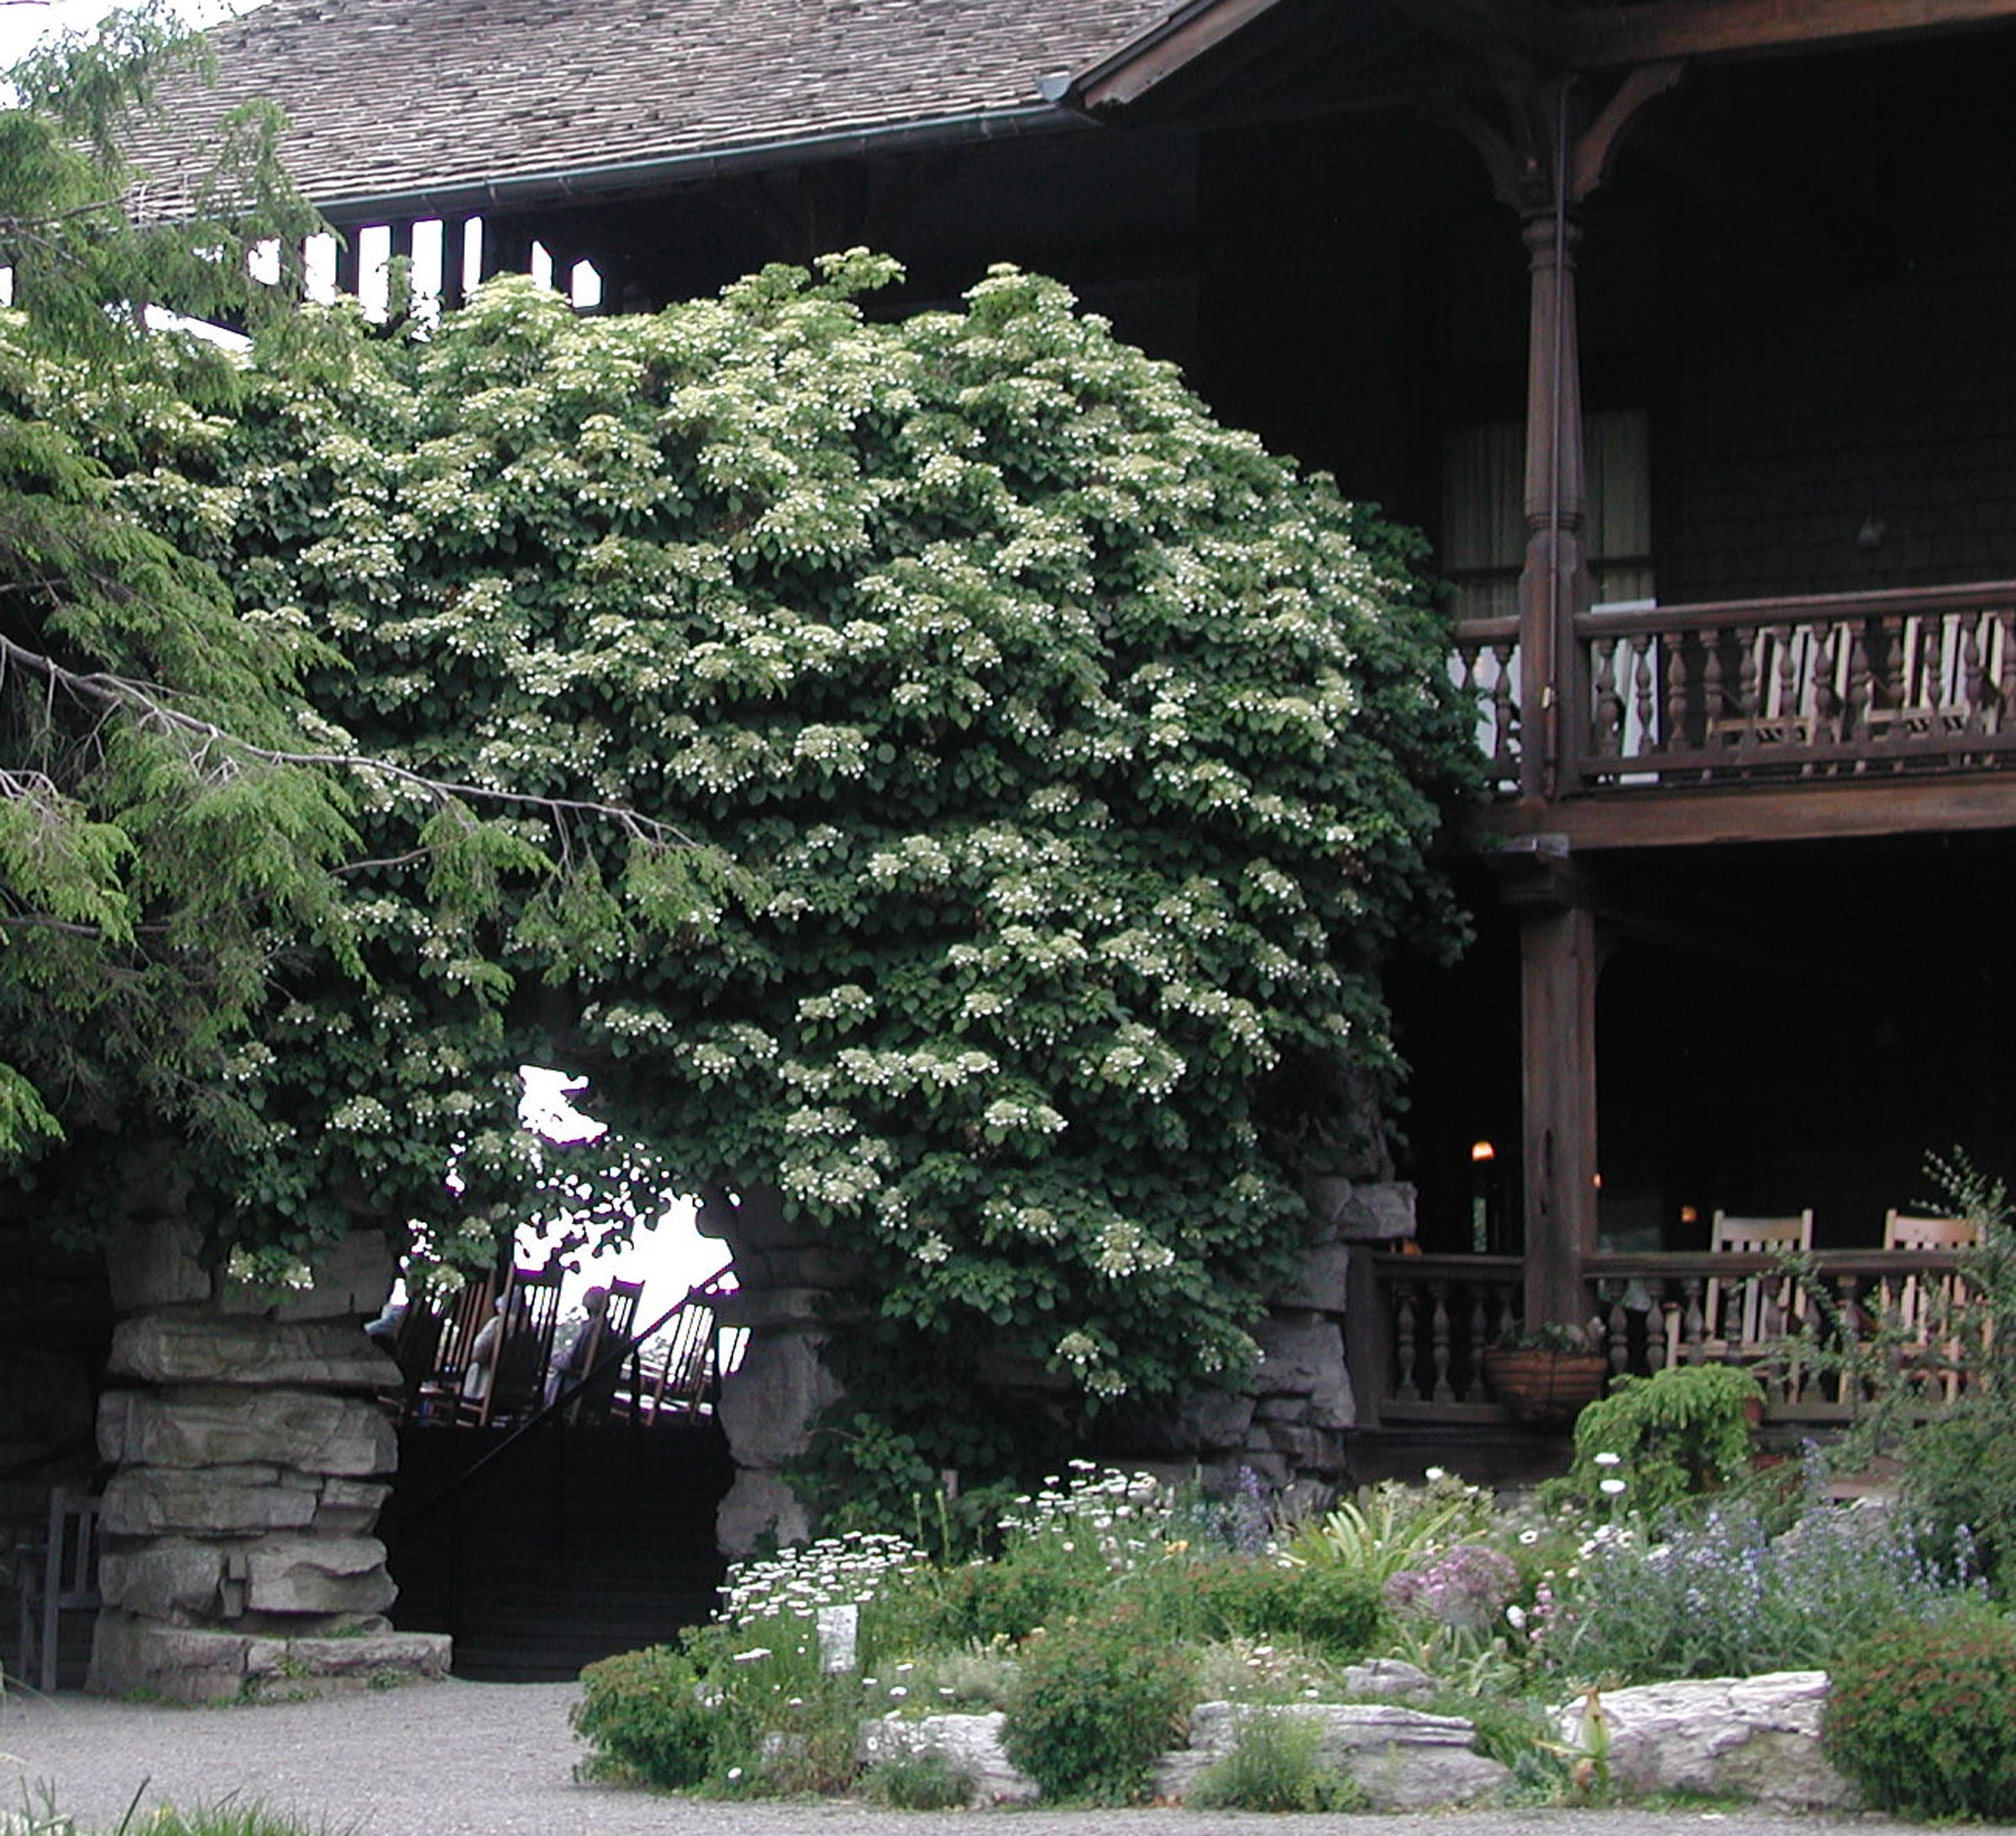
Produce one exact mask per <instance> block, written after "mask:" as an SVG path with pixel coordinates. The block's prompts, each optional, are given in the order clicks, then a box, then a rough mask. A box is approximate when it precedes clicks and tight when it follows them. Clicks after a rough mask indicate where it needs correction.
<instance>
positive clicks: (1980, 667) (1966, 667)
mask: <svg viewBox="0 0 2016 1836" xmlns="http://www.w3.org/2000/svg"><path fill="white" fill-rule="evenodd" d="M1986 618H1987V614H1986V613H1985V612H1969V613H1968V614H1967V615H1966V616H1965V617H1964V618H1962V619H1961V622H1960V679H1961V683H1962V684H1963V685H1964V687H1963V688H1962V690H1961V700H1962V701H1963V702H1964V704H1965V706H1966V711H1967V713H1966V721H1965V723H1964V726H1965V731H1966V732H1970V733H1985V732H1987V704H1988V668H1987V658H1986V656H1984V655H1983V653H1982V632H1981V627H1982V622H1983V621H1984V620H1985V619H1986Z"/></svg>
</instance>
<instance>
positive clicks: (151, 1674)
mask: <svg viewBox="0 0 2016 1836" xmlns="http://www.w3.org/2000/svg"><path fill="white" fill-rule="evenodd" d="M110 1260H111V1266H112V1270H113V1300H114V1304H115V1306H117V1307H118V1310H119V1311H120V1312H121V1314H123V1316H124V1317H123V1318H122V1319H121V1320H120V1322H119V1324H118V1327H117V1328H116V1329H115V1330H114V1333H113V1346H112V1353H111V1357H110V1360H109V1362H108V1368H107V1383H108V1387H107V1390H106V1392H105V1393H104V1395H103V1397H102V1399H101V1401H100V1404H99V1410H98V1448H99V1452H100V1454H101V1455H102V1457H103V1458H104V1460H105V1461H107V1462H108V1464H109V1465H110V1466H112V1467H113V1475H112V1477H111V1479H110V1481H109V1482H108V1485H107V1487H106V1489H105V1493H104V1498H103V1500H102V1505H101V1509H100V1517H99V1528H100V1533H101V1535H102V1539H103V1541H102V1556H101V1559H100V1564H99V1577H100V1593H101V1596H102V1600H103V1607H102V1610H101V1612H100V1614H99V1618H98V1625H97V1637H96V1639H95V1641H94V1644H93V1646H92V1670H91V1687H92V1689H93V1690H96V1691H98V1692H102V1693H106V1694H126V1693H129V1692H133V1691H136V1690H139V1691H146V1692H152V1693H155V1694H158V1695H160V1696H164V1697H169V1698H171V1699H173V1700H176V1701H185V1702H196V1701H215V1700H219V1699H225V1698H237V1697H260V1696H271V1695H276V1694H277V1695H306V1694H317V1693H322V1692H326V1691H327V1690H328V1689H331V1688H335V1687H341V1686H346V1685H349V1686H362V1685H364V1684H366V1683H370V1684H376V1685H382V1684H384V1683H386V1682H389V1681H406V1680H408V1679H411V1678H413V1677H417V1676H443V1675H445V1674H446V1672H447V1668H448V1641H447V1640H446V1639H441V1638H438V1637H435V1636H433V1635H429V1634H397V1633H394V1632H393V1631H392V1630H391V1626H390V1623H389V1622H388V1621H387V1620H386V1618H385V1613H386V1608H389V1607H390V1606H391V1603H392V1600H393V1597H394V1596H395V1594H396V1588H395V1587H394V1586H393V1584H392V1581H391V1576H389V1575H388V1574H387V1573H386V1566H385V1545H383V1544H382V1543H381V1542H380V1541H379V1540H378V1539H377V1538H376V1537H375V1536H373V1535H372V1534H370V1533H371V1531H372V1529H374V1528H375V1524H376V1522H377V1518H378V1513H379V1510H380V1508H381V1506H382V1505H383V1504H384V1503H385V1500H386V1497H387V1495H388V1493H389V1491H390V1481H391V1474H392V1472H393V1471H394V1469H395V1468H396V1465H397V1462H398V1445H397V1441H396V1437H395V1435H394V1431H393V1421H392V1417H391V1414H389V1413H388V1411H387V1410H386V1408H385V1407H384V1406H383V1405H382V1404H381V1403H380V1401H379V1400H378V1398H379V1397H380V1395H381V1393H391V1392H396V1389H397V1387H398V1373H397V1371H396V1367H394V1366H393V1364H392V1362H391V1359H390V1358H389V1357H387V1356H386V1354H385V1353H384V1352H383V1351H381V1350H379V1349H378V1348H377V1347H376V1346H374V1345H373V1344H372V1342H371V1341H370V1340H369V1339H367V1338H366V1337H365V1335H364V1333H363V1332H362V1331H361V1330H360V1316H362V1315H364V1314H370V1313H375V1311H376V1310H377V1308H378V1305H379V1303H380V1301H381V1299H382V1298H383V1296H384V1293H385V1290H386V1285H387V1283H388V1279H389V1275H390V1268H391V1264H390V1258H389V1256H388V1255H387V1253H386V1247H385V1244H384V1241H383V1239H382V1237H381V1236H379V1235H375V1234H370V1235H357V1236H354V1237H353V1238H351V1239H350V1240H349V1242H348V1243H346V1244H344V1245H343V1246H339V1248H338V1249H337V1250H335V1251H332V1252H331V1253H330V1254H329V1255H328V1256H325V1257H323V1259H322V1260H321V1261H320V1262H318V1265H317V1266H316V1267H315V1268H314V1270H313V1272H312V1275H313V1279H312V1285H310V1286H309V1287H307V1288H305V1289H303V1290H302V1291H300V1292H298V1293H289V1294H287V1295H286V1297H285V1298H276V1297H275V1296H273V1295H272V1294H270V1293H258V1292H252V1293H247V1292H241V1291H239V1290H237V1289H236V1288H234V1286H233V1284H231V1283H228V1281H225V1280H224V1279H223V1278H222V1277H218V1276H216V1275H214V1274H213V1272H211V1271H209V1270H207V1269H206V1268H205V1267H203V1265H202V1263H201V1262H199V1261H198V1260H197V1257H196V1256H194V1254H192V1248H191V1240H190V1237H189V1235H188V1233H187V1232H186V1230H184V1229H183V1228H182V1227H181V1226H179V1225H172V1224H164V1223H158V1222H157V1223H154V1224H150V1225H148V1226H146V1227H144V1228H139V1227H136V1228H135V1229H134V1230H130V1231H129V1232H127V1233H125V1234H124V1235H123V1241H120V1242H118V1243H117V1244H115V1246H113V1252H112V1255H111V1258H110Z"/></svg>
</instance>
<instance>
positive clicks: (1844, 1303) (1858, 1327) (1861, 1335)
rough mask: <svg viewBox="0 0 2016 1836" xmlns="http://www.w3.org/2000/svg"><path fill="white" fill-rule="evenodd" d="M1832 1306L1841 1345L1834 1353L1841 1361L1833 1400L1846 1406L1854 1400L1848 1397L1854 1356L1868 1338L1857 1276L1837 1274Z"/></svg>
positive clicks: (1860, 1288) (1860, 1280)
mask: <svg viewBox="0 0 2016 1836" xmlns="http://www.w3.org/2000/svg"><path fill="white" fill-rule="evenodd" d="M1835 1306H1836V1307H1837V1308H1838V1309H1840V1320H1841V1342H1840V1345H1839V1346H1836V1347H1835V1351H1837V1352H1838V1353H1839V1355H1840V1371H1839V1372H1837V1373H1836V1375H1835V1380H1834V1399H1835V1402H1837V1403H1847V1402H1852V1401H1854V1400H1855V1398H1854V1397H1853V1396H1852V1395H1851V1387H1852V1384H1851V1379H1852V1374H1853V1372H1854V1369H1855V1362H1856V1356H1855V1355H1856V1352H1857V1351H1860V1350H1861V1346H1862V1344H1863V1342H1864V1340H1866V1339H1867V1337H1868V1336H1869V1328H1868V1319H1867V1316H1866V1314H1864V1313H1863V1311H1862V1278H1861V1276H1859V1275H1841V1276H1838V1277H1836V1278H1835Z"/></svg>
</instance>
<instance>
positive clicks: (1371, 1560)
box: [1289, 1466, 1492, 1584]
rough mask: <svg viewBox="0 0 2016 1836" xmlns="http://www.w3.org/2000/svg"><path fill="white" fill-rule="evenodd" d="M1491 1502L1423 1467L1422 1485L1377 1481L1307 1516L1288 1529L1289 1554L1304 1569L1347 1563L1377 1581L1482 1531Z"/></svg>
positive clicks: (1435, 1469)
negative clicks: (1424, 1480) (1290, 1535)
mask: <svg viewBox="0 0 2016 1836" xmlns="http://www.w3.org/2000/svg"><path fill="white" fill-rule="evenodd" d="M1491 1506H1492V1499H1491V1494H1490V1493H1489V1492H1486V1491H1485V1490H1484V1489H1483V1487H1481V1486H1473V1485H1467V1484H1465V1483H1464V1482H1463V1481H1462V1479H1461V1478H1459V1477H1457V1476H1456V1475H1455V1474H1453V1473H1447V1472H1444V1471H1441V1468H1440V1467H1435V1466H1431V1467H1430V1468H1429V1470H1428V1482H1427V1483H1426V1484H1425V1485H1422V1486H1410V1485H1404V1484H1403V1483H1402V1482H1400V1481H1399V1480H1398V1479H1382V1480H1381V1481H1380V1482H1378V1484H1377V1485H1376V1486H1371V1487H1368V1488H1367V1489H1366V1490H1364V1491H1362V1492H1360V1493H1359V1494H1358V1495H1357V1498H1347V1499H1346V1500H1345V1501H1344V1503H1341V1504H1340V1505H1338V1506H1337V1507H1336V1509H1335V1510H1333V1511H1330V1512H1327V1513H1325V1514H1324V1515H1323V1516H1322V1517H1320V1518H1315V1519H1311V1520H1310V1522H1308V1523H1306V1524H1303V1525H1302V1527H1301V1528H1300V1529H1298V1530H1297V1531H1296V1532H1295V1534H1294V1538H1293V1540H1291V1542H1290V1543H1289V1552H1290V1554H1292V1555H1294V1557H1295V1558H1296V1560H1297V1561H1302V1562H1306V1563H1308V1564H1309V1565H1310V1566H1312V1567H1327V1566H1336V1567H1341V1568H1346V1569H1349V1570H1352V1571H1354V1572H1357V1573H1358V1574H1362V1575H1365V1576H1368V1577H1369V1578H1370V1579H1371V1580H1372V1581H1373V1582H1374V1583H1375V1584H1377V1583H1379V1582H1384V1581H1385V1580H1386V1578H1387V1577H1388V1576H1389V1575H1394V1574H1397V1573H1398V1572H1399V1571H1400V1570H1401V1569H1403V1568H1418V1567H1420V1566H1421V1564H1422V1563H1423V1562H1424V1561H1427V1560H1428V1559H1430V1558H1431V1557H1432V1556H1433V1555H1436V1552H1437V1551H1439V1550H1445V1549H1446V1548H1448V1547H1449V1546H1450V1545H1452V1543H1462V1542H1467V1541H1469V1540H1472V1539H1473V1538H1475V1537H1478V1536H1480V1535H1482V1534H1483V1532H1484V1530H1485V1529H1487V1528H1488V1525H1489V1524H1490V1521H1491Z"/></svg>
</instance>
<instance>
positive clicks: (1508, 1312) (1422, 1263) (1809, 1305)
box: [1349, 1250, 1969, 1428]
mask: <svg viewBox="0 0 2016 1836" xmlns="http://www.w3.org/2000/svg"><path fill="white" fill-rule="evenodd" d="M1366 1261H1367V1262H1368V1265H1369V1267H1370V1272H1371V1277H1372V1279H1371V1282H1370V1284H1369V1288H1370V1298H1369V1304H1363V1305H1362V1306H1361V1308H1360V1309H1359V1310H1358V1311H1357V1312H1356V1313H1355V1314H1354V1316H1353V1319H1352V1337H1351V1343H1350V1346H1349V1357H1350V1362H1351V1370H1352V1384H1353V1387H1354V1389H1355V1390H1356V1392H1357V1397H1358V1408H1359V1422H1360V1425H1361V1426H1362V1427H1367V1428H1376V1427H1392V1426H1397V1425H1401V1424H1424V1423H1440V1424H1448V1425H1460V1424H1472V1425H1474V1426H1477V1427H1479V1428H1489V1427H1493V1426H1495V1425H1496V1424H1501V1423H1504V1422H1505V1421H1507V1420H1509V1417H1508V1416H1507V1414H1506V1413H1505V1411H1504V1409H1503V1408H1501V1407H1500V1406H1499V1403H1497V1401H1496V1400H1495V1399H1494V1398H1493V1397H1492V1396H1491V1394H1490V1393H1489V1391H1488V1387H1487V1386H1486V1384H1485V1381H1484V1370H1483V1352H1484V1351H1485V1349H1486V1348H1487V1347H1488V1346H1489V1345H1490V1344H1491V1343H1492V1342H1493V1341H1494V1340H1495V1339H1497V1338H1499V1336H1500V1335H1502V1334H1504V1333H1505V1332H1507V1331H1509V1330H1516V1329H1517V1328H1518V1326H1519V1325H1520V1321H1521V1314H1522V1312H1523V1299H1522V1297H1523V1289H1524V1272H1525V1265H1524V1264H1523V1263H1522V1262H1521V1261H1520V1258H1519V1257H1517V1256H1401V1255H1391V1254H1383V1253H1382V1254H1372V1255H1369V1256H1367V1257H1366ZM1811 1266H1812V1279H1811V1282H1810V1284H1798V1285H1796V1286H1795V1285H1794V1284H1792V1283H1790V1280H1789V1277H1787V1276H1786V1275H1785V1274H1784V1273H1783V1272H1782V1270H1781V1269H1780V1267H1779V1266H1778V1265H1777V1263H1776V1262H1774V1261H1773V1259H1772V1258H1771V1257H1770V1256H1741V1255H1735V1254H1728V1253H1719V1254H1714V1255H1710V1254H1708V1253H1705V1252H1700V1253H1693V1254H1688V1253H1673V1254H1657V1255H1647V1254H1633V1255H1628V1256H1627V1255H1613V1256H1588V1257H1585V1258H1584V1259H1583V1288H1584V1292H1585V1294H1586V1296H1587V1310H1586V1313H1585V1314H1584V1316H1583V1317H1584V1318H1586V1319H1594V1320H1598V1321H1599V1322H1600V1323H1601V1329H1602V1330H1601V1337H1602V1349H1603V1351H1604V1353H1605V1355H1606V1356H1607V1357H1608V1358H1609V1366H1610V1371H1611V1374H1612V1375H1613V1376H1615V1375H1620V1374H1623V1373H1625V1372H1629V1373H1630V1374H1632V1375H1635V1376H1640V1377H1644V1376H1649V1375H1650V1374H1651V1372H1655V1371H1658V1370H1662V1369H1663V1368H1665V1367H1667V1365H1669V1364H1695V1363H1705V1362H1717V1363H1731V1364H1740V1365H1743V1366H1745V1367H1748V1368H1750V1369H1751V1370H1753V1371H1754V1372H1756V1375H1757V1376H1758V1377H1759V1378H1760V1380H1761V1382H1763V1384H1764V1387H1765V1390H1766V1394H1767V1411H1768V1414H1769V1417H1770V1419H1773V1420H1779V1421H1802V1422H1814V1423H1824V1422H1830V1421H1844V1420H1845V1419H1848V1418H1849V1417H1851V1415H1853V1414H1855V1413H1856V1411H1857V1410H1858V1408H1861V1407H1862V1406H1863V1404H1864V1403H1865V1402H1866V1394H1865V1393H1864V1390H1865V1386H1864V1384H1863V1382H1862V1380H1861V1378H1860V1377H1857V1376H1856V1374H1855V1373H1856V1372H1857V1371H1858V1370H1860V1369H1863V1368H1865V1367H1866V1365H1867V1364H1868V1363H1870V1362H1884V1363H1887V1364H1888V1365H1890V1366H1891V1367H1904V1368H1908V1370H1909V1372H1911V1382H1912V1383H1913V1384H1914V1386H1915V1387H1917V1388H1918V1389H1919V1391H1920V1392H1921V1393H1922V1394H1923V1395H1924V1398H1925V1400H1926V1402H1927V1403H1930V1402H1932V1401H1934V1400H1935V1399H1937V1398H1942V1397H1945V1396H1946V1395H1949V1394H1951V1393H1955V1392H1956V1391H1957V1390H1958V1389H1959V1388H1961V1387H1963V1385H1964V1382H1965V1373H1964V1372H1962V1371H1961V1370H1960V1369H1958V1368H1956V1365H1957V1362H1958V1361H1957V1359H1956V1347H1957V1346H1958V1344H1960V1343H1961V1342H1962V1341H1964V1340H1966V1337H1967V1336H1968V1332H1967V1325H1966V1306H1967V1303H1968V1298H1969V1296H1968V1292H1967V1289H1966V1281H1965V1277H1964V1276H1963V1275H1962V1274H1961V1263H1960V1259H1959V1258H1957V1257H1956V1256H1955V1255H1954V1253H1953V1252H1951V1251H1930V1250H1829V1251H1819V1252H1818V1253H1816V1254H1815V1255H1814V1256H1813V1257H1812V1258H1811ZM1746 1282H1757V1283H1767V1284H1769V1285H1770V1286H1771V1287H1772V1289H1773V1290H1774V1297H1775V1298H1774V1300H1773V1307H1774V1308H1775V1309H1776V1311H1777V1325H1776V1326H1774V1328H1773V1330H1772V1332H1771V1333H1770V1334H1769V1335H1766V1336H1765V1337H1763V1338H1761V1339H1760V1340H1756V1341H1753V1342H1751V1343H1749V1344H1736V1343H1732V1342H1730V1340H1727V1339H1725V1338H1724V1337H1722V1336H1721V1334H1722V1331H1723V1330H1724V1329H1725V1322H1726V1321H1727V1320H1728V1319H1730V1318H1731V1317H1732V1313H1731V1309H1732V1307H1733V1306H1734V1304H1735V1289H1737V1288H1739V1287H1740V1285H1741V1284H1742V1283H1746ZM1361 1291H1362V1290H1361ZM1718 1315H1719V1318H1718Z"/></svg>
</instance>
